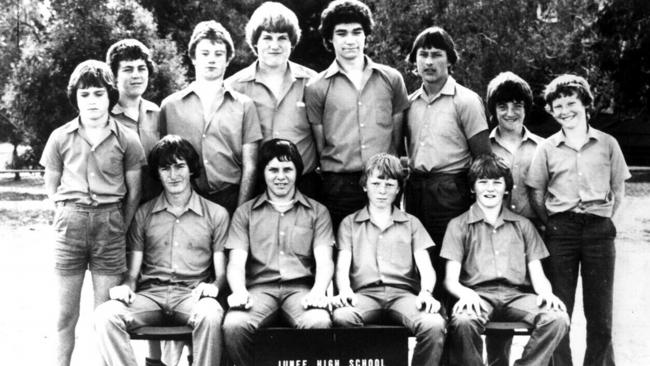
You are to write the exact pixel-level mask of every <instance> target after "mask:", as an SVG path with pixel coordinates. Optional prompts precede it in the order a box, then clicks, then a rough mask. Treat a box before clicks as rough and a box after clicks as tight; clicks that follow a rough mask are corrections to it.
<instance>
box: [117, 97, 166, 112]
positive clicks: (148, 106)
mask: <svg viewBox="0 0 650 366" xmlns="http://www.w3.org/2000/svg"><path fill="white" fill-rule="evenodd" d="M139 109H140V112H159V111H160V108H159V107H158V106H157V105H156V104H154V103H152V102H150V101H148V100H146V99H140V107H139ZM111 113H112V114H114V115H120V114H124V108H122V106H121V105H120V104H119V103H115V106H113V110H112V111H111Z"/></svg>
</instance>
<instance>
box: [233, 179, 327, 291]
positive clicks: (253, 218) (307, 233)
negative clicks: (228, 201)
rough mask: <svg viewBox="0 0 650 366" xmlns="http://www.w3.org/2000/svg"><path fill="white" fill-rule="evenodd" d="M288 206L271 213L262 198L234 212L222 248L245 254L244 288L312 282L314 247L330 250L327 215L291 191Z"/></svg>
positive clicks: (315, 204) (267, 204)
mask: <svg viewBox="0 0 650 366" xmlns="http://www.w3.org/2000/svg"><path fill="white" fill-rule="evenodd" d="M295 198H296V201H295V204H294V206H293V207H292V208H291V209H289V210H288V211H286V212H284V213H280V212H279V211H277V210H275V209H274V208H273V206H272V205H271V203H270V202H269V198H268V196H267V194H266V193H263V194H261V195H259V196H257V197H255V198H254V199H252V200H250V201H248V202H246V203H244V204H243V205H241V206H240V207H238V208H237V210H236V211H235V214H234V215H233V219H232V222H231V223H230V230H229V232H228V242H227V243H226V248H227V249H241V250H244V251H246V252H248V259H247V261H246V286H247V287H251V286H254V285H260V284H265V283H273V282H286V281H294V280H307V281H313V280H314V278H315V275H316V260H315V257H314V248H317V247H319V246H333V245H334V234H333V233H332V221H331V219H330V215H329V212H327V209H326V208H325V206H323V205H322V204H320V203H318V202H317V201H315V200H313V199H311V198H309V197H306V196H304V195H303V194H302V193H300V192H299V191H296V196H295Z"/></svg>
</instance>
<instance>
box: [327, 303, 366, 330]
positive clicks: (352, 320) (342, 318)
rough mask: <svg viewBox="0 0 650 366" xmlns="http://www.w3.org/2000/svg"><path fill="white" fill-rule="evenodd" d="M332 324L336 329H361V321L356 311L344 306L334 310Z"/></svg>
mask: <svg viewBox="0 0 650 366" xmlns="http://www.w3.org/2000/svg"><path fill="white" fill-rule="evenodd" d="M332 323H333V324H334V326H336V327H361V326H363V322H362V321H361V319H360V317H359V315H358V314H357V311H356V309H354V308H353V307H351V306H344V307H340V308H336V309H334V312H333V313H332Z"/></svg>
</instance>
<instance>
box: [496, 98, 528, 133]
mask: <svg viewBox="0 0 650 366" xmlns="http://www.w3.org/2000/svg"><path fill="white" fill-rule="evenodd" d="M494 112H495V114H496V117H497V121H499V129H501V130H502V131H508V132H516V133H519V132H521V129H522V127H523V125H524V118H525V117H526V108H525V107H524V102H517V101H510V102H501V103H497V104H496V106H495V107H494Z"/></svg>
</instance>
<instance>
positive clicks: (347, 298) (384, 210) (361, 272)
mask: <svg viewBox="0 0 650 366" xmlns="http://www.w3.org/2000/svg"><path fill="white" fill-rule="evenodd" d="M405 178H406V177H405V174H404V171H403V169H402V166H401V165H400V162H399V159H398V158H396V157H395V156H392V155H388V154H377V155H375V156H373V157H371V158H370V159H369V160H368V162H367V164H366V167H365V169H364V171H363V174H362V176H361V181H360V184H361V187H363V191H364V192H366V194H367V197H368V205H367V206H366V207H364V208H362V209H361V210H359V211H357V212H355V213H353V214H351V215H349V216H347V217H346V218H345V219H344V220H343V222H342V223H341V226H340V228H339V231H338V241H337V243H338V244H337V246H338V256H337V262H336V284H337V286H338V289H339V295H338V296H337V297H335V298H334V301H333V306H334V307H335V310H334V313H333V321H334V324H335V325H337V326H343V327H352V326H356V327H359V326H363V325H364V324H368V323H377V322H380V321H381V319H382V318H385V317H388V318H390V319H391V320H393V321H396V322H398V323H401V324H402V325H404V326H405V327H407V328H409V329H410V330H411V332H412V333H413V334H415V336H416V338H417V345H416V347H415V350H414V352H413V359H412V362H411V363H412V365H414V366H425V365H429V366H436V365H438V364H439V362H440V357H441V354H442V349H443V344H444V342H445V333H446V322H445V319H444V318H443V317H442V316H441V315H440V313H439V311H440V303H439V302H438V301H437V300H436V299H434V298H433V295H432V292H433V287H434V284H435V282H436V274H435V272H434V270H433V266H432V265H431V260H430V259H429V254H428V252H427V249H428V248H430V247H431V246H433V245H434V243H433V241H432V240H431V237H430V236H429V234H427V232H426V230H425V228H424V227H423V226H422V224H421V223H420V221H419V220H418V219H417V218H416V217H415V216H412V215H409V214H407V213H405V212H403V211H400V210H399V209H398V208H397V207H395V206H393V204H394V203H395V199H396V198H397V195H398V193H399V192H400V190H401V189H402V188H403V187H404V180H405Z"/></svg>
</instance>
